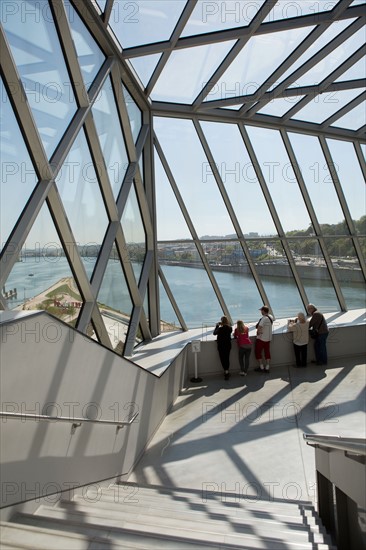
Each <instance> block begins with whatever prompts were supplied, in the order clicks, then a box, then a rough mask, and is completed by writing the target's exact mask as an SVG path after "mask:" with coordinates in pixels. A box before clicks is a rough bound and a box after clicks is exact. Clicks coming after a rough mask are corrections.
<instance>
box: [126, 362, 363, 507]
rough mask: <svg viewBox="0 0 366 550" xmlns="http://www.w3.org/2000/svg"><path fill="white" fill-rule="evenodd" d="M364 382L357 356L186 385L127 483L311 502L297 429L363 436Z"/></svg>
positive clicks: (309, 456) (311, 480)
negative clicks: (305, 366)
mask: <svg viewBox="0 0 366 550" xmlns="http://www.w3.org/2000/svg"><path fill="white" fill-rule="evenodd" d="M365 382H366V371H365V364H364V362H363V361H362V360H361V358H360V357H355V358H350V359H347V361H345V360H344V359H340V360H339V362H337V361H332V364H330V365H328V366H327V368H326V370H325V369H324V368H323V367H317V366H308V367H307V368H306V369H296V368H294V367H277V368H276V369H273V371H272V372H271V373H270V374H269V375H265V374H260V373H256V372H254V371H249V373H248V376H246V377H241V376H239V373H232V375H231V378H230V379H229V380H228V381H224V380H223V377H222V375H217V376H211V377H207V378H205V379H204V380H203V381H202V382H201V383H192V382H190V385H189V386H188V387H187V388H185V389H184V390H183V391H182V393H181V395H180V396H179V397H178V399H177V401H176V402H175V404H174V406H173V408H172V410H171V412H170V414H168V416H167V417H166V418H165V420H164V421H163V423H162V424H161V426H160V428H159V430H158V431H157V433H156V434H155V436H154V437H153V439H152V440H151V442H150V444H149V446H148V448H147V450H146V452H145V454H144V455H143V457H142V459H141V460H140V462H139V464H138V465H137V466H136V468H135V470H134V472H133V473H132V474H131V475H130V477H129V478H128V481H129V482H135V483H137V484H149V485H150V484H153V485H159V486H161V485H164V486H167V487H181V488H187V489H196V490H200V491H203V496H204V493H205V491H207V492H211V493H218V494H219V495H220V494H222V495H223V498H227V499H228V498H230V493H232V498H237V497H234V493H235V494H239V495H241V498H244V499H245V498H246V497H247V498H248V499H251V500H252V499H254V500H279V501H281V500H287V499H290V500H303V501H309V500H310V501H313V502H314V503H315V501H316V485H315V465H314V464H315V463H314V449H313V448H312V447H311V446H309V445H307V444H306V443H305V441H304V440H303V433H304V432H305V433H312V434H326V435H341V436H350V437H365V434H366V417H365V410H366V402H365ZM226 493H228V494H229V495H228V496H226V497H224V495H225V494H226Z"/></svg>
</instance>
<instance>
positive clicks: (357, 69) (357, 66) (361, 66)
mask: <svg viewBox="0 0 366 550" xmlns="http://www.w3.org/2000/svg"><path fill="white" fill-rule="evenodd" d="M358 78H366V63H365V59H364V58H362V59H360V60H359V61H357V62H356V63H354V64H353V65H352V67H350V68H349V69H348V70H347V71H345V72H344V73H343V74H341V76H340V77H339V78H337V79H336V80H335V81H334V82H345V81H346V80H357V79H358Z"/></svg>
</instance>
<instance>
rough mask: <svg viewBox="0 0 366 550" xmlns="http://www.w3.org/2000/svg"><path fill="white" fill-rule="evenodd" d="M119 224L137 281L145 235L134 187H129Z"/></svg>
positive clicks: (141, 262) (142, 256)
mask: <svg viewBox="0 0 366 550" xmlns="http://www.w3.org/2000/svg"><path fill="white" fill-rule="evenodd" d="M121 224H122V229H123V233H124V236H125V241H126V245H127V252H128V257H129V259H130V261H131V263H132V267H133V271H134V274H135V277H136V281H138V280H139V279H140V275H141V271H142V266H143V263H144V259H145V254H146V235H145V228H144V224H143V222H142V218H141V212H140V207H139V204H138V202H137V196H136V191H135V188H134V187H131V191H130V194H129V196H128V199H127V202H126V206H125V209H124V211H123V214H122V220H121Z"/></svg>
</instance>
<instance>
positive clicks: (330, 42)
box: [0, 0, 366, 356]
mask: <svg viewBox="0 0 366 550" xmlns="http://www.w3.org/2000/svg"><path fill="white" fill-rule="evenodd" d="M364 36H365V2H361V1H360V2H353V3H352V4H351V5H349V3H347V2H339V1H337V0H333V1H330V2H325V3H323V2H312V3H309V2H301V3H300V2H297V3H296V2H292V3H288V2H282V1H281V0H278V1H277V2H273V0H270V1H269V0H255V1H253V2H249V3H248V2H244V1H241V0H240V1H237V2H232V1H230V0H225V1H223V2H217V3H216V2H204V1H203V0H199V1H198V2H195V3H192V2H189V1H187V2H184V1H182V0H177V1H176V0H172V1H169V2H167V1H166V0H164V1H159V0H148V1H146V0H136V1H135V2H122V1H121V0H114V1H113V0H109V1H108V2H105V1H101V0H98V2H92V1H90V0H83V1H82V2H81V1H79V0H62V1H61V0H60V2H57V3H55V2H48V1H47V0H42V2H39V1H35V0H16V1H14V0H12V1H7V0H3V2H2V4H1V44H0V46H1V49H2V59H1V257H0V267H1V272H0V277H1V295H0V306H1V309H2V310H14V311H16V310H47V311H48V312H49V313H50V314H52V315H55V316H57V317H58V318H60V319H61V320H63V321H64V322H66V323H69V324H70V325H72V326H73V327H75V328H76V329H77V330H79V331H81V332H83V333H84V334H86V335H87V336H88V337H91V338H94V339H96V340H97V341H99V342H100V343H102V344H103V345H105V346H107V347H109V348H110V349H111V350H113V351H114V352H116V353H118V354H120V355H125V356H130V355H132V354H133V349H134V347H135V346H136V345H137V344H138V343H140V342H141V341H144V340H149V339H151V338H152V337H154V336H156V335H157V334H158V333H159V332H164V331H172V330H187V329H190V328H197V327H204V326H208V327H210V326H212V325H213V324H214V323H215V322H216V321H217V319H218V318H219V317H220V316H221V315H223V314H225V315H227V316H228V317H229V318H230V319H231V320H232V321H234V322H235V321H236V320H237V319H240V318H242V319H244V320H245V321H254V320H256V319H257V316H258V308H259V307H260V306H261V305H262V304H263V303H267V304H268V305H269V307H270V309H271V311H272V312H273V314H274V315H275V316H276V317H277V318H280V317H289V316H292V315H294V313H296V312H297V311H300V310H305V305H306V303H308V302H313V303H315V304H317V306H319V308H321V309H322V311H327V312H331V311H346V310H349V309H358V308H364V307H365V306H366V295H365V276H366V267H365V243H366V212H365V202H366V201H365V199H366V194H365V175H366V165H365V150H366V149H365V126H366V119H365V111H366V110H365V81H364V78H365V57H364V52H363V44H364Z"/></svg>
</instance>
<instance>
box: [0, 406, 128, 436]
mask: <svg viewBox="0 0 366 550" xmlns="http://www.w3.org/2000/svg"><path fill="white" fill-rule="evenodd" d="M138 414H139V413H138V412H136V413H135V414H134V415H132V416H131V418H130V419H129V420H94V419H92V418H84V417H83V418H68V417H66V416H50V415H46V414H32V413H15V412H4V411H0V417H1V418H20V419H29V420H39V421H45V422H64V423H71V424H72V430H73V432H74V431H75V428H78V427H79V426H81V425H82V424H86V423H91V424H103V425H109V426H111V425H112V426H116V427H117V431H118V430H120V429H121V428H123V427H124V426H130V425H131V424H132V423H133V422H134V421H135V420H136V417H137V416H138Z"/></svg>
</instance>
